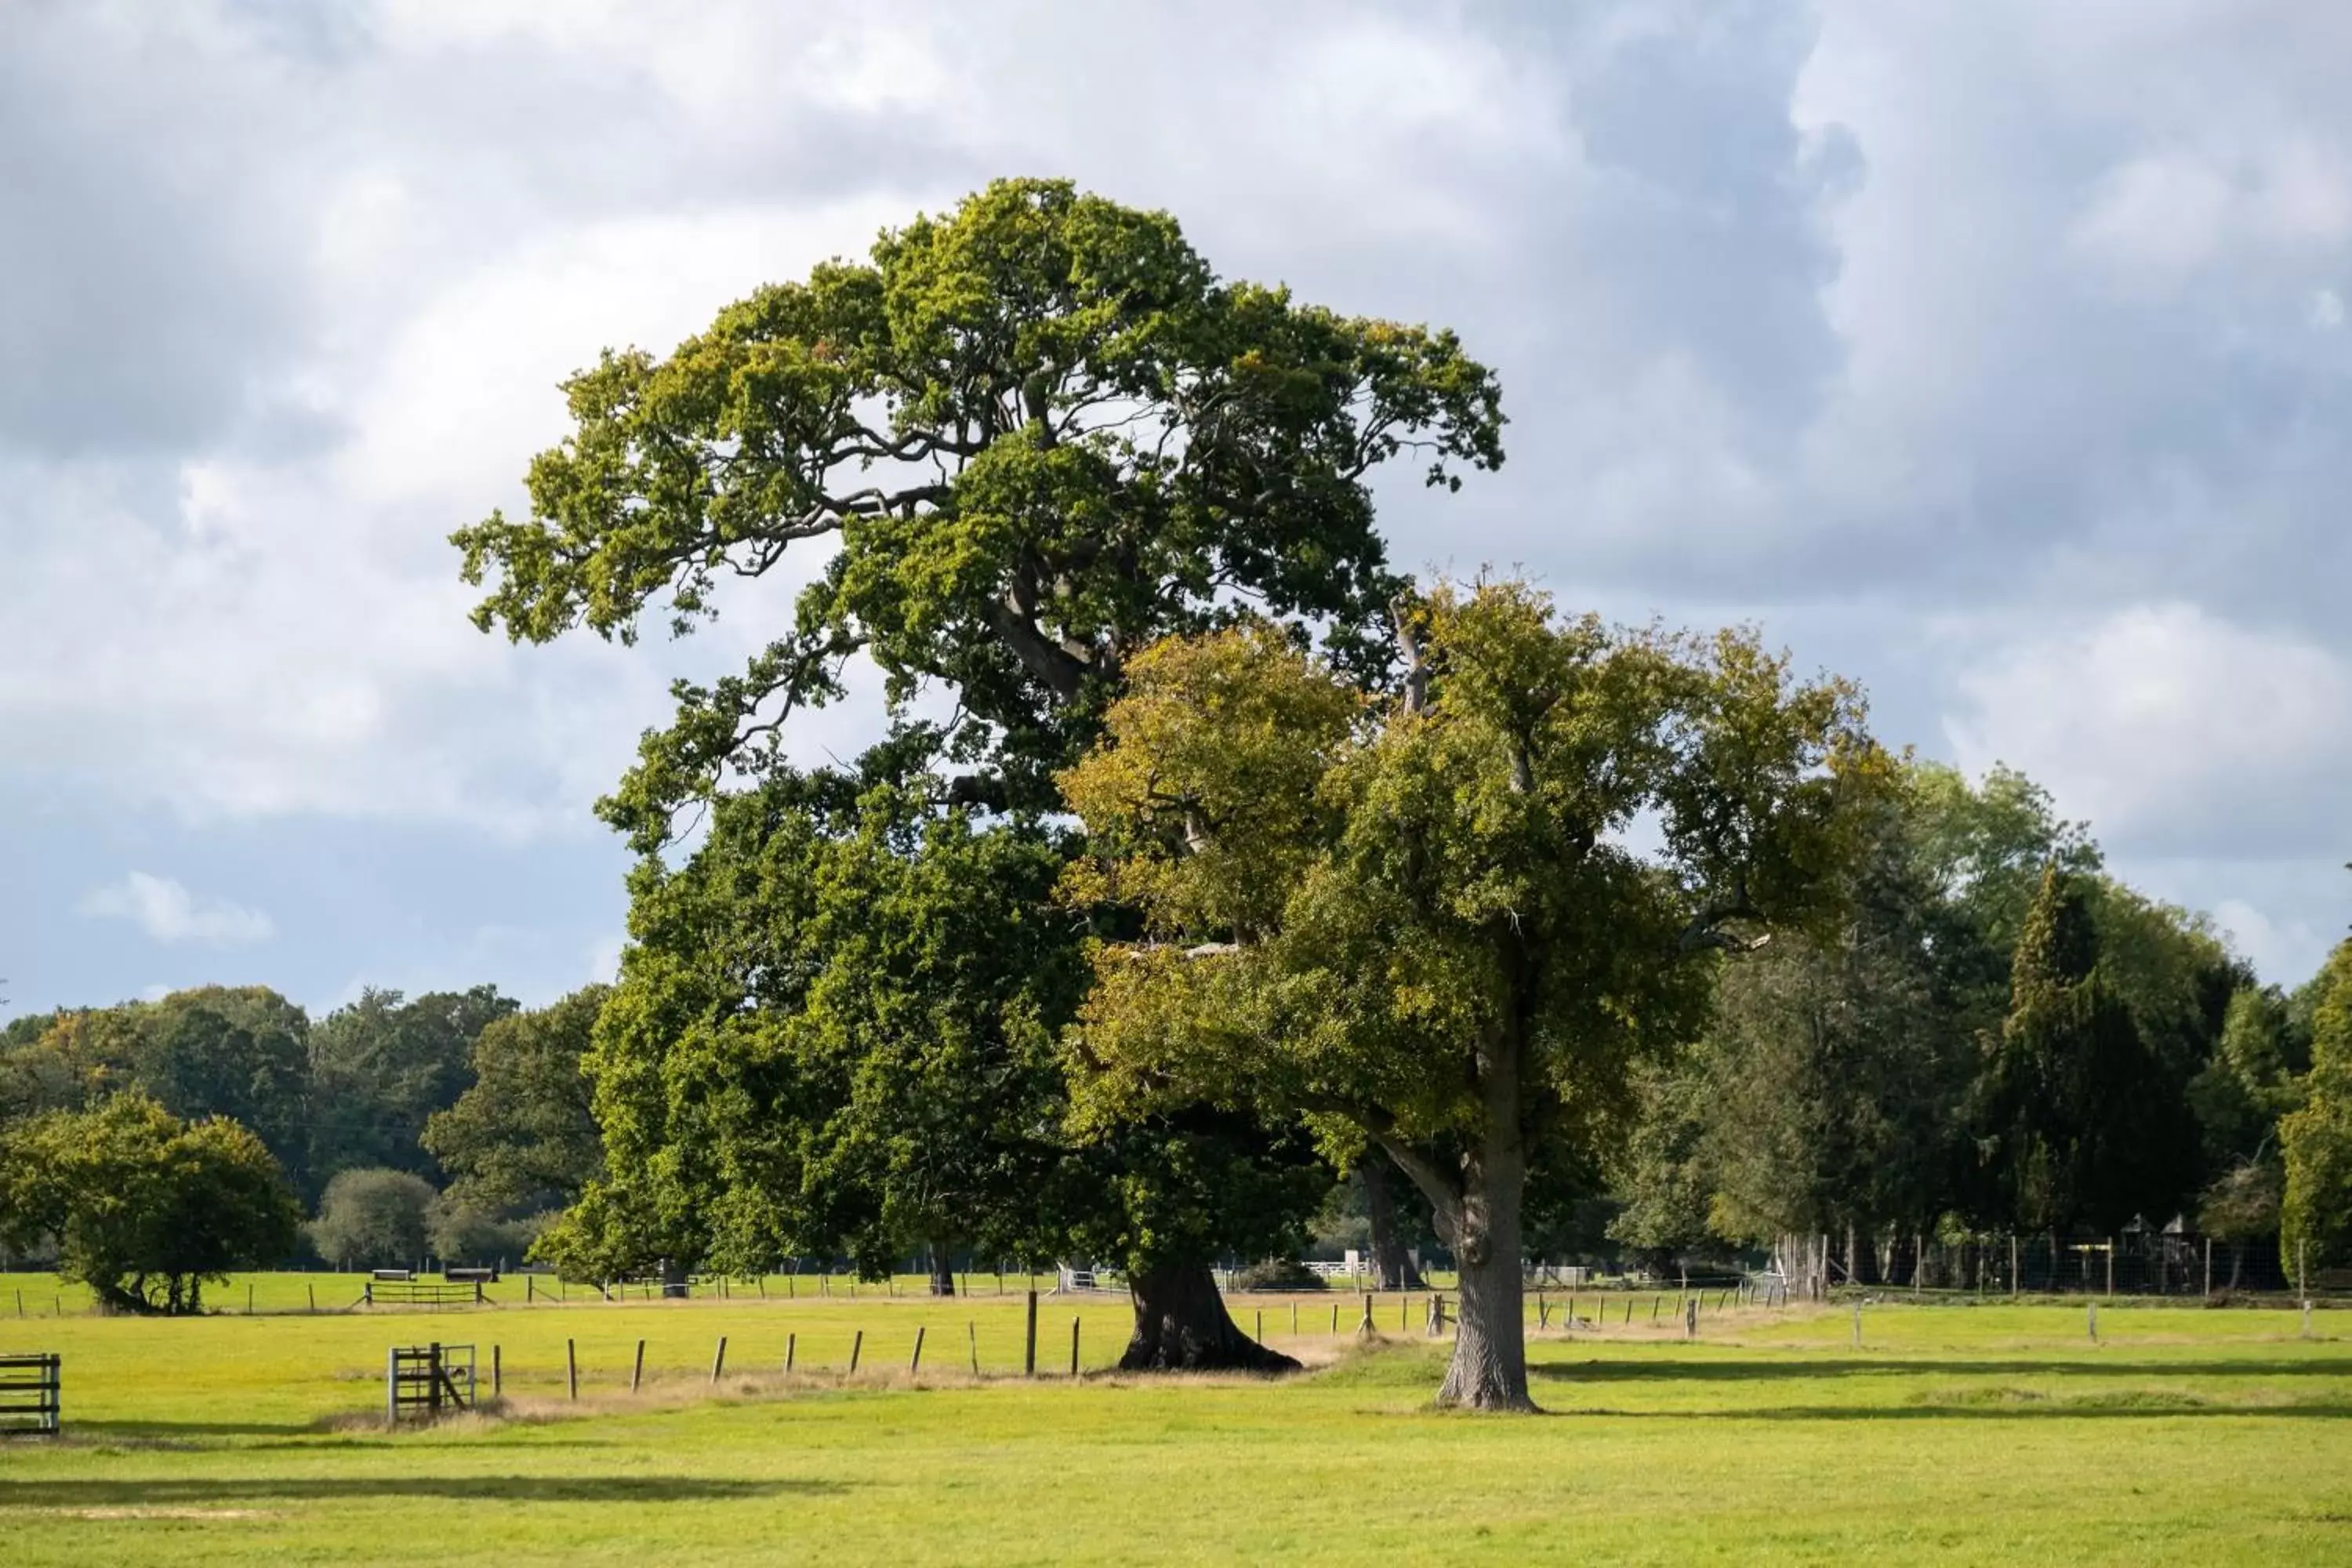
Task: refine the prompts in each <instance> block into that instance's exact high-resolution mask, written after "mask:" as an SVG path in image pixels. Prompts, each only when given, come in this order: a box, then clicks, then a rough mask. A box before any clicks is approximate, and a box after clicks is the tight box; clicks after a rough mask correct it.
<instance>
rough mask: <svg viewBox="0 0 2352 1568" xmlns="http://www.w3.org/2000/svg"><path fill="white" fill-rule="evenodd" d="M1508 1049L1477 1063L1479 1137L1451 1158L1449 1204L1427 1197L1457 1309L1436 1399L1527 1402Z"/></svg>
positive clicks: (1518, 1165)
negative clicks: (1482, 1124) (1456, 1280)
mask: <svg viewBox="0 0 2352 1568" xmlns="http://www.w3.org/2000/svg"><path fill="white" fill-rule="evenodd" d="M1518 1056H1519V1053H1518V1048H1517V1042H1516V1041H1515V1040H1506V1041H1503V1042H1500V1043H1498V1046H1497V1047H1496V1048H1494V1049H1492V1050H1490V1051H1489V1052H1487V1053H1486V1056H1485V1058H1484V1059H1483V1060H1482V1061H1481V1062H1480V1064H1479V1066H1480V1072H1479V1086H1478V1094H1479V1099H1480V1100H1481V1101H1482V1102H1483V1103H1482V1109H1483V1110H1484V1111H1485V1121H1486V1129H1485V1131H1484V1134H1483V1135H1482V1136H1481V1137H1480V1138H1479V1140H1478V1141H1477V1142H1476V1143H1475V1144H1474V1145H1472V1147H1471V1148H1470V1149H1469V1150H1468V1151H1467V1152H1465V1153H1464V1154H1463V1155H1462V1157H1461V1163H1460V1166H1459V1171H1460V1173H1459V1175H1458V1176H1456V1177H1455V1178H1454V1181H1453V1183H1452V1184H1451V1185H1452V1186H1453V1189H1454V1191H1453V1193H1452V1194H1451V1201H1448V1199H1447V1196H1446V1195H1442V1194H1440V1193H1436V1192H1433V1193H1431V1194H1430V1197H1431V1201H1432V1202H1433V1204H1434V1205H1436V1208H1437V1220H1438V1225H1439V1228H1440V1229H1441V1231H1444V1232H1451V1234H1450V1235H1448V1236H1446V1237H1445V1239H1446V1240H1447V1241H1448V1242H1449V1243H1451V1244H1452V1246H1453V1247H1454V1263H1455V1266H1456V1268H1459V1269H1460V1271H1461V1275H1460V1278H1461V1292H1462V1310H1461V1311H1460V1313H1459V1314H1457V1316H1456V1318H1455V1327H1454V1359H1453V1361H1452V1362H1451V1363H1448V1364H1447V1366H1446V1369H1445V1382H1444V1384H1441V1385H1440V1386H1439V1388H1438V1391H1437V1403H1438V1404H1439V1405H1448V1406H1454V1407H1458V1408H1462V1409H1467V1410H1533V1409H1534V1408H1535V1407H1536V1405H1535V1401H1534V1399H1533V1398H1531V1397H1530V1396H1529V1395H1528V1341H1527V1323H1526V1321H1525V1320H1524V1319H1523V1317H1522V1315H1521V1312H1522V1307H1521V1291H1522V1289H1523V1288H1524V1285H1525V1280H1524V1279H1523V1277H1522V1275H1521V1272H1520V1268H1521V1264H1522V1261H1523V1258H1522V1250H1523V1249H1522V1247H1521V1245H1520V1228H1521V1217H1520V1205H1521V1203H1522V1201H1523V1200H1524V1198H1525V1197H1526V1194H1527V1183H1528V1160H1527V1144H1526V1141H1525V1134H1524V1132H1523V1131H1521V1126H1520V1120H1519V1117H1520V1109H1521V1108H1520V1103H1519V1062H1518ZM1407 1169H1408V1173H1410V1172H1411V1167H1407ZM1416 1179H1418V1178H1416Z"/></svg>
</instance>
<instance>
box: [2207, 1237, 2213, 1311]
mask: <svg viewBox="0 0 2352 1568" xmlns="http://www.w3.org/2000/svg"><path fill="white" fill-rule="evenodd" d="M2205 1299H2206V1300H2209V1301H2210V1300H2212V1299H2213V1238H2212V1237H2210V1236H2209V1237H2206V1238H2205Z"/></svg>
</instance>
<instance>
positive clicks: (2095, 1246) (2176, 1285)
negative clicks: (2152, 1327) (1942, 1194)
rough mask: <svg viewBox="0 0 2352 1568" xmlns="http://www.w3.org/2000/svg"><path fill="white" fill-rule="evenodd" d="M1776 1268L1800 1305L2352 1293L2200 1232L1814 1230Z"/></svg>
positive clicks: (1781, 1254)
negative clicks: (1907, 1298) (1853, 1300)
mask: <svg viewBox="0 0 2352 1568" xmlns="http://www.w3.org/2000/svg"><path fill="white" fill-rule="evenodd" d="M1769 1272H1771V1273H1773V1274H1775V1275H1778V1276H1780V1277H1781V1278H1783V1279H1786V1280H1787V1281H1788V1286H1789V1289H1790V1292H1791V1293H1792V1294H1793V1295H1795V1296H1797V1297H1798V1298H1800V1299H1810V1300H1822V1299H1825V1298H1826V1297H1827V1296H1829V1295H1830V1294H1831V1293H1832V1292H1835V1291H1843V1290H1846V1289H1877V1290H1885V1291H1889V1292H1897V1293H1899V1292H1904V1291H1908V1292H1911V1293H1912V1294H1915V1295H1920V1296H1927V1295H1930V1294H1933V1295H1938V1296H1954V1295H1964V1296H1965V1295H1973V1296H1987V1297H1990V1296H2009V1297H2017V1296H2157V1297H2185V1298H2196V1299H2200V1300H2218V1299H2225V1298H2230V1297H2237V1296H2288V1297H2291V1298H2306V1297H2307V1298H2315V1299H2316V1298H2325V1297H2331V1296H2347V1295H2352V1270H2345V1269H2327V1268H2303V1267H2299V1266H2298V1264H2297V1261H2296V1260H2292V1259H2289V1258H2284V1257H2282V1256H2281V1249H2280V1247H2279V1242H2278V1238H2277V1237H2257V1238H2252V1239H2246V1238H2238V1237H2212V1236H2205V1235H2202V1234H2200V1233H2198V1232H2194V1231H2175V1230H2162V1231H2157V1230H2134V1231H2120V1232H2117V1233H2116V1234H2114V1235H2108V1236H2097V1235H2083V1234H2079V1233H2078V1234H2069V1233H2067V1232H2063V1231H2059V1232H2050V1231H2043V1232H2039V1233H2025V1232H2014V1233H2012V1232H1996V1233H1990V1234H1985V1235H1977V1236H1967V1237H1957V1238H1953V1237H1937V1236H1931V1235H1923V1234H1918V1233H1912V1234H1904V1233H1900V1232H1880V1233H1879V1234H1877V1235H1875V1236H1874V1235H1871V1234H1869V1233H1866V1232H1858V1231H1848V1232H1844V1233H1838V1232H1814V1233H1812V1234H1811V1235H1795V1236H1786V1237H1780V1239H1779V1240H1778V1241H1777V1242H1776V1243H1775V1245H1774V1247H1773V1249H1772V1262H1771V1266H1770V1269H1769Z"/></svg>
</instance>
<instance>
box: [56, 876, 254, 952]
mask: <svg viewBox="0 0 2352 1568" xmlns="http://www.w3.org/2000/svg"><path fill="white" fill-rule="evenodd" d="M78 910H79V913H81V914H85V915H92V916H96V917H99V918H100V919H105V920H124V921H131V923H132V924H133V925H135V926H137V927H138V928H139V929H140V930H141V931H144V932H146V933H147V936H148V938H149V940H150V941H153V942H162V943H163V944H164V945H165V946H176V945H178V944H180V943H182V942H193V943H194V944H195V945H197V946H199V947H244V946H248V945H250V944H252V943H254V942H268V940H269V939H270V938H271V937H272V936H274V935H276V934H277V931H278V928H277V927H276V925H274V924H273V923H272V922H271V921H270V919H269V917H268V915H266V914H264V913H262V912H261V911H260V910H248V909H246V908H244V907H242V906H241V905H237V904H233V903H230V902H229V901H228V900H226V899H200V898H197V897H196V896H195V895H194V894H193V893H191V892H189V891H188V889H185V888H184V887H182V886H181V885H180V884H179V883H177V882H175V881H173V879H170V878H169V877H154V876H150V875H149V874H148V873H146V872H144V871H133V872H131V874H130V875H128V876H126V877H124V878H123V879H122V880H121V881H120V882H113V883H110V884H108V885H107V886H105V887H103V888H95V889H91V890H90V892H89V895H88V896H87V897H85V898H84V899H83V900H81V903H80V904H79V906H78Z"/></svg>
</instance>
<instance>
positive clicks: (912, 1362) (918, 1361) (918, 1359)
mask: <svg viewBox="0 0 2352 1568" xmlns="http://www.w3.org/2000/svg"><path fill="white" fill-rule="evenodd" d="M922 1365H923V1325H922V1324H920V1323H917V1324H916V1325H915V1353H914V1354H913V1355H910V1356H908V1358H907V1370H908V1372H919V1371H920V1370H921V1369H922Z"/></svg>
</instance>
